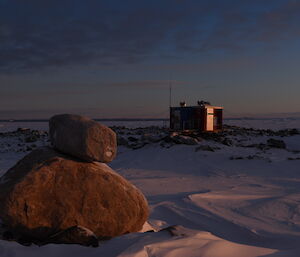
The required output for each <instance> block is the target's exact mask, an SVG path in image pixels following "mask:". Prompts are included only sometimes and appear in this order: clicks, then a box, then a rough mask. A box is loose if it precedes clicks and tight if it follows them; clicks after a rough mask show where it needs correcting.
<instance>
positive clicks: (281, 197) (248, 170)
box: [0, 119, 300, 257]
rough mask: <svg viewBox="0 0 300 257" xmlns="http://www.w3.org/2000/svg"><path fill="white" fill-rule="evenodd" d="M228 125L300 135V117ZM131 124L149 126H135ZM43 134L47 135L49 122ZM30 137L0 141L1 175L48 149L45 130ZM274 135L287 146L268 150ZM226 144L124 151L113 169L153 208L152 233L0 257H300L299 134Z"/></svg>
mask: <svg viewBox="0 0 300 257" xmlns="http://www.w3.org/2000/svg"><path fill="white" fill-rule="evenodd" d="M245 122H246V123H247V124H248V125H247V124H246V123H245ZM289 122H290V123H289ZM226 123H227V124H230V125H239V126H244V127H256V128H265V129H266V128H269V129H276V130H278V129H285V128H300V122H299V120H293V119H290V120H285V121H283V120H282V122H280V121H279V120H278V119H273V123H272V120H247V121H245V120H244V121H241V120H229V121H227V122H226ZM37 125H39V126H40V125H43V124H36V123H32V124H29V123H28V124H18V126H17V127H29V128H32V129H37V128H38V127H37ZM107 125H110V126H112V125H118V126H120V125H127V124H121V123H118V124H107ZM151 125H159V124H151ZM0 126H1V124H0ZM147 126H149V124H147ZM8 127H9V125H5V126H2V131H8V130H13V129H15V128H16V126H14V127H13V126H11V127H10V129H8ZM130 127H131V128H133V127H143V126H141V124H138V125H135V126H134V124H133V123H131V126H130ZM4 128H5V129H4ZM39 128H42V129H47V125H44V127H39ZM0 129H1V128H0ZM230 131H231V132H230ZM233 131H234V129H233ZM0 132H1V131H0ZM118 132H120V133H121V132H122V136H123V137H124V138H126V139H128V137H132V138H136V139H137V138H139V137H141V135H140V134H141V130H140V131H139V130H134V129H131V130H123V131H122V129H119V130H118ZM142 132H143V131H142ZM30 136H31V134H30V135H26V133H25V134H24V133H23V134H22V136H20V135H14V134H3V135H2V136H1V135H0V174H3V173H4V172H5V171H6V170H7V169H8V168H9V167H11V166H13V165H14V163H15V162H16V161H17V160H18V159H20V158H21V157H22V156H24V155H25V154H26V153H27V152H29V150H30V149H31V148H36V147H38V146H40V145H45V144H48V142H47V135H46V134H44V133H40V134H39V136H37V138H38V139H37V140H36V141H35V142H30V141H34V140H30ZM270 138H272V139H275V140H282V141H284V143H285V144H286V147H284V148H274V147H271V146H270V145H268V143H267V142H268V139H270ZM136 139H134V140H136ZM226 139H227V141H224V140H223V138H222V140H223V141H222V140H221V139H218V140H216V139H210V138H208V139H203V140H199V142H197V144H195V145H186V144H162V142H161V141H159V142H151V143H149V144H145V145H143V146H142V147H137V148H138V149H132V147H126V146H123V145H122V146H120V147H119V149H118V156H117V158H116V159H115V160H114V161H113V162H112V163H110V164H109V165H110V166H111V167H112V168H113V169H115V170H116V171H117V172H118V173H120V174H121V175H122V176H124V177H125V178H127V179H128V180H129V181H131V182H132V183H133V184H135V185H136V186H137V187H139V188H140V189H141V190H142V191H143V193H144V194H145V196H146V198H147V199H148V202H149V205H150V209H151V214H150V217H149V220H148V223H149V224H148V226H147V227H145V229H144V230H145V231H146V230H149V228H150V229H153V230H154V231H155V232H147V233H142V232H141V233H133V234H127V235H124V236H121V237H117V238H114V239H112V240H109V241H105V242H102V243H101V245H100V247H98V248H88V247H82V246H77V245H46V246H42V247H38V246H30V247H26V246H22V245H20V244H18V243H16V242H8V241H0V256H1V257H2V256H3V257H9V256H22V257H29V256H30V257H35V256H36V257H38V256H46V257H48V256H74V257H77V256H91V257H92V256H105V257H110V256H119V257H183V256H184V257H227V256H228V257H250V256H253V257H254V256H257V257H258V256H261V257H262V256H265V257H283V256H287V257H299V256H300V135H299V134H293V133H287V134H284V133H283V134H280V133H279V134H278V133H277V134H276V133H275V134H272V133H270V132H267V131H251V130H245V131H243V130H238V132H234V133H232V130H228V135H227V136H226ZM131 140H132V141H134V140H133V139H131ZM228 142H231V143H228ZM28 147H29V148H28Z"/></svg>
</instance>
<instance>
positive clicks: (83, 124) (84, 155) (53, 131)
mask: <svg viewBox="0 0 300 257" xmlns="http://www.w3.org/2000/svg"><path fill="white" fill-rule="evenodd" d="M49 132H50V141H51V143H52V145H53V146H54V148H56V149H57V150H59V151H61V152H63V153H66V154H70V155H72V156H75V157H78V158H80V159H82V160H85V161H99V162H104V163H106V162H111V161H112V160H113V159H114V158H115V156H116V152H117V137H116V134H115V132H113V131H112V130H111V129H110V128H108V127H106V126H104V125H101V124H100V123H98V122H96V121H94V120H91V119H89V118H86V117H82V116H80V115H73V114H61V115H55V116H53V117H52V118H51V119H50V120H49Z"/></svg>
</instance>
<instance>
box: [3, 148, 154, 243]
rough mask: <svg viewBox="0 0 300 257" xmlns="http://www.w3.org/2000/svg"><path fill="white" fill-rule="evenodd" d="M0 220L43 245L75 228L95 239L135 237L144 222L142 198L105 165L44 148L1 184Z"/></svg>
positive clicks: (145, 217) (144, 206)
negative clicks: (55, 235)
mask: <svg viewBox="0 0 300 257" xmlns="http://www.w3.org/2000/svg"><path fill="white" fill-rule="evenodd" d="M0 209H1V213H0V216H1V219H2V221H3V223H4V224H6V226H7V227H8V228H9V229H10V230H11V231H13V232H14V233H16V234H18V235H22V236H23V237H25V238H26V237H27V238H35V239H37V240H46V239H47V238H49V237H50V236H52V235H53V234H55V233H58V232H61V231H64V230H66V229H68V228H70V227H73V226H77V225H80V226H83V227H86V228H88V229H90V230H92V231H93V232H94V233H95V234H96V235H97V236H98V237H113V236H118V235H122V234H125V233H129V232H136V231H139V230H140V229H141V228H142V226H143V224H144V223H145V221H146V220H147V217H148V205H147V201H146V200H145V198H144V196H143V194H142V193H141V192H140V191H139V190H138V189H137V188H136V187H135V186H133V185H132V184H130V183H129V182H128V181H127V180H125V179H124V178H122V177H121V176H120V175H118V174H117V173H116V172H114V171H113V170H112V169H110V168H109V167H108V166H107V165H106V164H103V163H97V162H93V163H87V162H82V161H80V160H78V159H74V158H70V157H68V156H66V155H63V154H60V153H57V152H55V151H54V150H53V149H50V148H47V147H44V148H40V149H37V150H35V151H33V152H31V153H30V154H28V155H27V156H25V157H24V158H23V159H22V160H20V161H19V162H18V163H17V164H16V165H15V166H14V167H12V168H11V169H10V170H8V171H7V173H6V174H5V175H4V176H3V177H2V178H1V187H0Z"/></svg>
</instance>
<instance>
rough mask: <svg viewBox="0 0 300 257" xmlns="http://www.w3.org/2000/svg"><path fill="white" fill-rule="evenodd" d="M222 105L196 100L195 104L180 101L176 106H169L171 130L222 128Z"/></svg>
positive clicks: (203, 130) (213, 130) (211, 129)
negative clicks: (190, 104) (188, 104)
mask: <svg viewBox="0 0 300 257" xmlns="http://www.w3.org/2000/svg"><path fill="white" fill-rule="evenodd" d="M222 125H223V107H219V106H213V105H211V104H210V103H209V102H205V101H198V104H197V105H196V106H187V105H186V103H185V102H181V103H180V106H178V107H170V129H171V130H198V131H201V132H205V131H212V132H217V131H220V130H222Z"/></svg>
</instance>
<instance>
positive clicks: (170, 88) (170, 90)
mask: <svg viewBox="0 0 300 257" xmlns="http://www.w3.org/2000/svg"><path fill="white" fill-rule="evenodd" d="M169 107H172V81H171V79H170V80H169Z"/></svg>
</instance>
